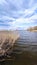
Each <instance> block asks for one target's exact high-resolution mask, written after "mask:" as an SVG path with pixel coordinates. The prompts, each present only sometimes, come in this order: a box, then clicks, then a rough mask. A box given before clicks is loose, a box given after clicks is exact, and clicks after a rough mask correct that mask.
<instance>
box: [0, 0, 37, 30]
mask: <svg viewBox="0 0 37 65" xmlns="http://www.w3.org/2000/svg"><path fill="white" fill-rule="evenodd" d="M31 26H37V0H0V30H24V29H27V28H28V27H31Z"/></svg>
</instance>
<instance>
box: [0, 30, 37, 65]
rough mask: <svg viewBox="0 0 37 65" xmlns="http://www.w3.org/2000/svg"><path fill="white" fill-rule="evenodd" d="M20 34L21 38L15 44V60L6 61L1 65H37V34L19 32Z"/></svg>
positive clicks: (13, 54)
mask: <svg viewBox="0 0 37 65" xmlns="http://www.w3.org/2000/svg"><path fill="white" fill-rule="evenodd" d="M18 33H19V34H20V38H19V39H18V40H17V41H16V42H15V46H14V50H13V53H12V57H13V59H11V60H6V61H4V62H2V63H0V65H37V32H29V31H18ZM12 57H11V58H12Z"/></svg>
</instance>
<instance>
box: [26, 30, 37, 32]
mask: <svg viewBox="0 0 37 65" xmlns="http://www.w3.org/2000/svg"><path fill="white" fill-rule="evenodd" d="M27 31H30V32H37V30H27Z"/></svg>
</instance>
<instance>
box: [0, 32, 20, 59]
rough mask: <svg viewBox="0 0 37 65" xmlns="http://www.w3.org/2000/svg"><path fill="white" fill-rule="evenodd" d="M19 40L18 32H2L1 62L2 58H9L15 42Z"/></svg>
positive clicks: (0, 34)
mask: <svg viewBox="0 0 37 65" xmlns="http://www.w3.org/2000/svg"><path fill="white" fill-rule="evenodd" d="M18 38H19V34H18V33H17V32H16V31H11V32H10V31H0V60H1V57H2V56H8V55H10V54H11V53H12V51H13V46H14V43H15V41H16V40H17V39H18Z"/></svg>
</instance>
